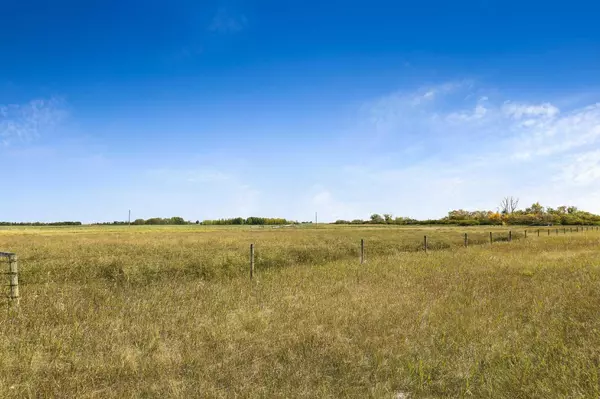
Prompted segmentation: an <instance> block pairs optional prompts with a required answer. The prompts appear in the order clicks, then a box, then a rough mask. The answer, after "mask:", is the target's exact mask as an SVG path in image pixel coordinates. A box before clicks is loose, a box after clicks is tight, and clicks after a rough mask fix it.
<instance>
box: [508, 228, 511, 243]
mask: <svg viewBox="0 0 600 399" xmlns="http://www.w3.org/2000/svg"><path fill="white" fill-rule="evenodd" d="M511 241H512V230H508V242H511Z"/></svg>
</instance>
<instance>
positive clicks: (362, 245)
mask: <svg viewBox="0 0 600 399" xmlns="http://www.w3.org/2000/svg"><path fill="white" fill-rule="evenodd" d="M363 263H365V240H364V239H363V238H361V239H360V264H361V265H362V264H363Z"/></svg>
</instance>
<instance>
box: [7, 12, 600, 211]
mask: <svg viewBox="0 0 600 399" xmlns="http://www.w3.org/2000/svg"><path fill="white" fill-rule="evenodd" d="M0 7H1V13H0V37H1V38H2V40H0V178H1V179H2V182H3V186H4V190H1V191H2V193H3V194H2V195H0V220H10V221H34V220H41V221H53V220H81V221H84V222H93V221H112V220H123V219H126V217H127V210H128V209H131V210H132V214H133V217H134V218H137V217H141V218H148V217H153V216H163V217H166V216H173V215H180V216H183V217H184V218H186V219H190V220H196V219H201V220H202V219H206V218H220V217H233V216H238V215H240V216H250V215H261V216H281V217H287V218H291V219H297V220H311V219H312V218H313V217H314V212H319V215H320V219H321V220H323V221H333V220H335V219H338V218H345V219H354V218H368V216H369V215H370V214H371V213H373V212H379V213H392V214H394V215H397V216H412V217H418V218H433V217H441V216H444V215H445V214H446V213H447V212H448V211H449V210H451V209H456V208H465V209H495V208H496V207H497V206H498V204H499V201H500V199H501V198H502V197H504V196H506V195H513V196H516V197H519V198H520V199H521V203H522V204H523V205H526V204H530V203H532V202H535V201H540V202H542V203H543V204H547V205H550V206H558V205H561V204H565V203H568V204H573V205H576V206H579V207H581V208H583V209H587V210H590V211H594V212H600V184H599V183H600V105H599V103H600V28H599V27H598V22H597V15H599V14H600V5H598V4H597V3H595V2H591V1H589V2H577V1H576V2H568V3H565V2H547V1H546V2H537V1H528V2H516V1H515V2H513V1H494V0H479V1H461V2H447V1H421V2H403V1H393V2H392V1H369V2H366V1H365V2H362V1H361V2H359V1H354V2H352V1H345V2H341V1H328V2H316V1H303V2H282V1H212V2H211V1H202V2H199V1H178V0H174V1H170V2H165V1H110V0H109V1H93V2H81V1H24V0H4V1H2V4H1V5H0Z"/></svg>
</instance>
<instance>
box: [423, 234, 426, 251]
mask: <svg viewBox="0 0 600 399" xmlns="http://www.w3.org/2000/svg"><path fill="white" fill-rule="evenodd" d="M423 248H424V249H425V252H427V236H424V237H423Z"/></svg>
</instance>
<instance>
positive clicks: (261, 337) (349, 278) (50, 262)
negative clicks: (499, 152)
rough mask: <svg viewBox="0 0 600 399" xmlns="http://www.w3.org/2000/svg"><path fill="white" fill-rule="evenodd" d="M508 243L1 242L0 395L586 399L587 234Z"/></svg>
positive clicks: (595, 253) (440, 236) (395, 231)
mask: <svg viewBox="0 0 600 399" xmlns="http://www.w3.org/2000/svg"><path fill="white" fill-rule="evenodd" d="M511 229H512V231H513V238H514V241H513V242H511V243H508V242H506V241H504V240H505V238H506V236H507V232H508V228H499V227H486V228H484V227H477V228H465V227H460V228H451V227H431V228H397V227H383V228H381V227H349V226H335V227H333V226H327V227H325V226H323V227H320V228H314V227H304V228H297V229H291V228H290V229H286V228H282V229H269V228H265V229H258V228H254V229H250V228H216V227H215V228H205V227H198V226H182V227H149V226H143V227H131V228H127V227H116V228H112V227H80V228H6V229H1V230H0V251H11V252H16V253H17V254H18V255H19V258H20V268H21V275H20V279H21V283H22V286H21V295H22V301H21V309H20V311H19V312H18V313H16V312H8V311H3V312H1V313H0V351H1V354H2V356H0V397H23V396H25V397H27V396H30V397H38V396H40V397H49V396H58V397H115V398H117V397H118V398H120V397H139V396H142V397H165V396H174V397H190V396H191V397H194V396H196V397H198V396H202V397H231V396H241V397H382V398H394V397H400V396H398V395H399V394H400V393H404V394H406V395H409V396H408V397H411V398H418V397H461V396H472V397H494V398H498V397H500V398H502V397H504V398H525V397H598V396H599V395H600V233H599V232H596V231H586V232H579V233H567V234H566V235H564V234H562V230H561V234H560V235H558V236H556V235H555V230H554V228H552V231H551V233H552V235H551V236H547V233H546V234H544V232H546V231H547V228H546V229H543V228H542V233H543V234H542V235H541V236H540V237H539V238H538V237H537V236H536V234H535V233H534V232H535V231H536V230H537V228H536V229H530V232H529V238H528V239H527V240H524V239H523V228H514V227H513V228H511ZM561 229H562V228H561ZM489 231H493V232H494V236H495V237H496V238H497V239H498V240H502V241H498V242H496V243H494V245H491V246H490V245H489V244H487V242H488V240H489V235H488V233H489ZM465 232H468V233H469V237H470V242H471V244H477V243H479V244H481V245H472V246H471V247H469V248H468V249H465V248H463V247H462V245H463V238H464V236H463V233H465ZM424 235H428V237H429V243H430V248H431V249H432V250H431V251H430V252H429V253H427V254H426V253H424V252H423V251H420V249H421V247H422V240H423V236H424ZM361 238H364V239H365V241H366V252H367V263H366V264H365V265H362V266H361V265H360V264H359V262H358V257H359V248H360V246H359V243H360V239H361ZM250 243H255V244H256V248H257V249H256V256H257V258H256V268H257V278H256V279H255V280H254V281H252V282H251V281H250V280H249V279H248V246H249V244H250Z"/></svg>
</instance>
